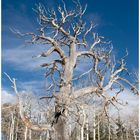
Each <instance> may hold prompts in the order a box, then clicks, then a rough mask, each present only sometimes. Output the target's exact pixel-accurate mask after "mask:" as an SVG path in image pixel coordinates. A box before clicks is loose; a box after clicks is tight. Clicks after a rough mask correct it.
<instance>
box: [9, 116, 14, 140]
mask: <svg viewBox="0 0 140 140" xmlns="http://www.w3.org/2000/svg"><path fill="white" fill-rule="evenodd" d="M9 140H14V115H13V113H11V125H10V138H9Z"/></svg>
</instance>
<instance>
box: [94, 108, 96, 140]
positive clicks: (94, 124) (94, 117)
mask: <svg viewBox="0 0 140 140" xmlns="http://www.w3.org/2000/svg"><path fill="white" fill-rule="evenodd" d="M95 126H96V123H95V110H94V113H93V140H96V129H95Z"/></svg>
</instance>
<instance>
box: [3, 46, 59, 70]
mask: <svg viewBox="0 0 140 140" xmlns="http://www.w3.org/2000/svg"><path fill="white" fill-rule="evenodd" d="M43 51H44V50H43V49H42V48H39V49H37V48H33V47H31V48H26V47H17V48H10V49H4V50H3V53H2V60H3V62H4V63H5V64H7V65H9V64H10V65H11V66H14V67H13V68H14V69H16V70H25V71H33V70H37V69H39V68H40V65H41V64H42V63H46V62H50V61H52V60H53V59H55V57H57V55H50V57H48V58H45V59H44V58H33V56H37V55H38V54H40V53H41V52H43Z"/></svg>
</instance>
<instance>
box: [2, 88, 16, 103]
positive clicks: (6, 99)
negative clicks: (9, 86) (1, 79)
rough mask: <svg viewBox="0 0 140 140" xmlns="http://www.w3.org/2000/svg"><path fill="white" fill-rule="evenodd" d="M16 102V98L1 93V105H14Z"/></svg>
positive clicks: (4, 92)
mask: <svg viewBox="0 0 140 140" xmlns="http://www.w3.org/2000/svg"><path fill="white" fill-rule="evenodd" d="M15 102H16V96H15V95H13V94H11V93H9V92H8V91H6V90H2V91H1V103H2V104H4V103H15Z"/></svg>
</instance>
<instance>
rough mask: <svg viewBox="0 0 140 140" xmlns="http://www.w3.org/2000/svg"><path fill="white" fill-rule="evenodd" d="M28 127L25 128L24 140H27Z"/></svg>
mask: <svg viewBox="0 0 140 140" xmlns="http://www.w3.org/2000/svg"><path fill="white" fill-rule="evenodd" d="M27 134H28V127H25V132H24V140H27Z"/></svg>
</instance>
